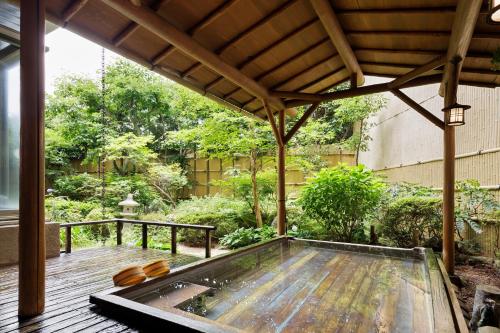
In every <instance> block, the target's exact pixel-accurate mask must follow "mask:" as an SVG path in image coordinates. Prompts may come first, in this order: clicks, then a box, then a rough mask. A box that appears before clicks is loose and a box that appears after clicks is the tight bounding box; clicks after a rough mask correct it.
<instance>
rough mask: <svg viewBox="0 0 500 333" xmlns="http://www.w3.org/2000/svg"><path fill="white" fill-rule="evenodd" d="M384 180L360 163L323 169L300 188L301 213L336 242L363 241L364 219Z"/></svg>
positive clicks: (375, 200)
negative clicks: (317, 223)
mask: <svg viewBox="0 0 500 333" xmlns="http://www.w3.org/2000/svg"><path fill="white" fill-rule="evenodd" d="M385 187H386V186H385V183H384V182H383V181H382V180H381V178H379V177H377V176H376V175H375V174H374V173H373V172H372V171H370V170H368V169H366V168H365V167H364V166H363V165H359V166H353V167H349V166H347V165H345V164H339V165H338V166H337V167H335V168H329V169H323V170H321V171H320V172H319V173H318V174H317V175H316V177H314V178H313V179H312V180H311V181H310V182H309V183H308V184H307V185H306V186H305V187H304V188H303V190H302V194H301V198H300V203H301V205H302V208H303V209H304V212H305V213H306V214H308V215H309V216H310V217H311V218H313V219H316V220H317V221H318V222H320V223H322V224H323V226H324V227H325V229H326V231H327V233H328V237H329V238H330V239H331V240H335V241H344V242H352V241H356V242H364V241H366V236H365V233H364V225H363V223H364V221H365V220H366V218H367V217H368V216H369V215H370V214H371V213H373V212H374V211H375V209H376V208H377V205H378V203H379V201H380V199H381V197H382V193H383V191H384V189H385Z"/></svg>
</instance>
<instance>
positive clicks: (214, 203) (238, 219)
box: [172, 196, 255, 244]
mask: <svg viewBox="0 0 500 333" xmlns="http://www.w3.org/2000/svg"><path fill="white" fill-rule="evenodd" d="M172 216H173V218H174V220H175V222H177V223H186V224H200V225H212V226H215V227H217V230H216V231H215V238H222V237H223V236H225V235H227V234H229V233H231V232H233V231H235V230H236V229H238V228H241V227H250V226H252V225H255V216H254V215H253V213H252V210H251V209H250V208H249V207H248V205H247V204H246V203H245V202H244V201H241V200H235V199H228V198H224V197H220V196H213V197H203V198H198V197H193V198H191V200H186V201H182V202H180V203H179V204H178V205H177V207H176V208H175V209H174V210H173V211H172ZM180 235H181V236H182V237H183V240H184V241H186V242H188V243H191V244H198V243H201V242H202V241H203V240H204V238H205V233H204V232H202V231H200V230H191V229H181V230H180Z"/></svg>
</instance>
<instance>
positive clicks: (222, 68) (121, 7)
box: [103, 0, 285, 110]
mask: <svg viewBox="0 0 500 333" xmlns="http://www.w3.org/2000/svg"><path fill="white" fill-rule="evenodd" d="M103 2H104V3H106V4H107V5H108V6H110V7H111V8H113V9H115V10H116V11H118V12H119V13H121V14H122V15H124V16H126V17H127V18H129V19H130V20H132V21H134V22H137V23H138V24H140V25H141V26H142V27H144V28H145V29H147V30H149V31H151V32H152V33H154V34H155V35H157V36H159V37H161V38H162V39H164V40H165V41H166V42H168V43H170V44H172V45H174V46H175V47H177V48H178V49H179V50H181V51H182V52H184V53H186V54H188V55H189V56H191V57H193V58H194V59H196V60H198V61H200V62H201V63H203V64H204V65H205V66H207V67H208V68H210V69H212V70H213V71H215V72H216V73H219V74H221V75H223V76H225V77H226V78H227V79H228V80H230V81H231V82H233V83H234V84H236V85H239V86H241V87H242V88H243V89H245V90H246V91H248V92H249V93H250V94H252V95H254V96H256V97H258V98H260V99H262V100H265V101H266V102H268V103H269V104H270V105H271V106H272V107H274V108H275V109H276V110H280V109H285V107H284V104H283V102H282V101H281V100H280V99H279V98H276V97H273V96H271V95H270V94H269V91H268V90H267V89H266V88H265V87H263V86H262V85H260V84H258V83H257V82H255V81H254V80H252V79H251V78H249V77H248V76H246V75H245V74H243V73H242V72H240V71H239V70H238V69H236V68H235V67H233V66H231V65H229V64H227V63H226V62H224V61H223V60H222V59H221V58H220V57H219V56H217V55H216V54H214V53H213V52H211V51H209V50H207V49H206V48H205V47H204V46H203V45H201V44H200V43H198V42H197V41H195V40H194V39H193V38H192V37H191V36H189V35H188V34H186V33H185V32H183V31H180V30H178V29H177V28H176V27H175V26H173V25H172V24H171V23H169V22H168V21H167V20H165V19H164V18H162V17H161V16H159V15H158V14H156V13H155V12H154V11H152V10H151V9H149V8H144V7H140V8H138V7H136V6H134V5H133V4H131V3H130V2H129V1H128V0H103Z"/></svg>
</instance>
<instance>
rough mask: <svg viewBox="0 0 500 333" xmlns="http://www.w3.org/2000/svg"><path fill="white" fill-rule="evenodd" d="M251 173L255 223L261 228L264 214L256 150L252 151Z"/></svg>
mask: <svg viewBox="0 0 500 333" xmlns="http://www.w3.org/2000/svg"><path fill="white" fill-rule="evenodd" d="M250 173H251V174H252V195H253V210H254V213H255V221H256V222H257V228H261V227H262V214H261V212H260V203H259V193H258V192H257V151H256V150H255V149H252V152H251V153H250Z"/></svg>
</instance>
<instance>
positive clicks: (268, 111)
mask: <svg viewBox="0 0 500 333" xmlns="http://www.w3.org/2000/svg"><path fill="white" fill-rule="evenodd" d="M262 105H263V107H264V109H265V110H266V114H267V119H268V120H269V124H271V129H272V130H273V133H274V137H275V138H276V141H278V144H279V145H280V146H283V137H282V136H281V135H280V132H279V130H278V126H276V119H274V114H273V112H272V111H271V108H270V107H269V105H268V104H267V102H266V101H265V100H262Z"/></svg>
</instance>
